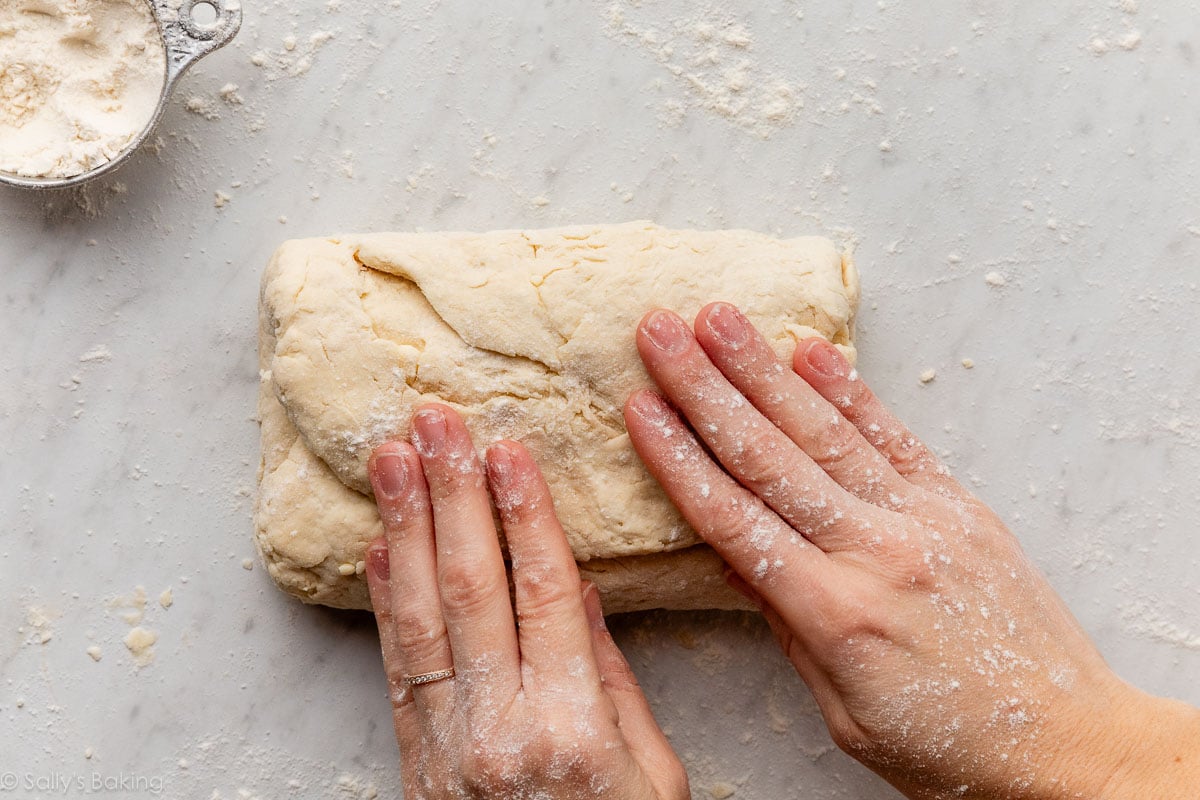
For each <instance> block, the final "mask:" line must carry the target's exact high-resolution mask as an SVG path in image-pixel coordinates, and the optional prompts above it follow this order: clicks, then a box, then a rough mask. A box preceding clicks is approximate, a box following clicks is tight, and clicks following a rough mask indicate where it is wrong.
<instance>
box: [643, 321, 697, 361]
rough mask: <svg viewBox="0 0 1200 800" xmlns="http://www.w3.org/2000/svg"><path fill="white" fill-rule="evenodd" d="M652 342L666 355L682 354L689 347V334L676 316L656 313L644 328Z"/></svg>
mask: <svg viewBox="0 0 1200 800" xmlns="http://www.w3.org/2000/svg"><path fill="white" fill-rule="evenodd" d="M643 328H644V330H645V331H646V336H647V338H649V339H650V342H651V343H652V344H653V345H654V346H655V347H657V348H658V349H659V350H662V351H663V352H666V353H681V352H683V349H684V348H685V347H687V337H688V332H687V330H685V329H684V327H683V323H681V322H680V321H679V318H678V317H676V316H675V315H674V314H669V313H667V312H666V311H655V312H654V313H653V314H651V315H650V319H648V320H646V324H645V325H644V326H643Z"/></svg>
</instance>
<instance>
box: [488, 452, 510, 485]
mask: <svg viewBox="0 0 1200 800" xmlns="http://www.w3.org/2000/svg"><path fill="white" fill-rule="evenodd" d="M487 466H488V474H489V475H490V476H491V478H492V482H493V483H495V484H497V485H498V486H508V485H509V484H510V483H512V479H513V472H514V470H515V467H514V465H513V458H512V453H510V452H508V448H507V447H505V446H504V445H499V446H497V447H493V448H492V449H491V450H489V451H488V459H487Z"/></svg>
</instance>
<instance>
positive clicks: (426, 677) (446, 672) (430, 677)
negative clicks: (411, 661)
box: [404, 667, 454, 686]
mask: <svg viewBox="0 0 1200 800" xmlns="http://www.w3.org/2000/svg"><path fill="white" fill-rule="evenodd" d="M453 677H454V667H450V668H449V669H439V670H438V671H437V672H426V673H424V674H421V675H406V676H405V677H404V682H405V683H407V684H408V685H409V686H421V685H423V684H426V683H437V682H438V681H444V680H446V679H447V678H453Z"/></svg>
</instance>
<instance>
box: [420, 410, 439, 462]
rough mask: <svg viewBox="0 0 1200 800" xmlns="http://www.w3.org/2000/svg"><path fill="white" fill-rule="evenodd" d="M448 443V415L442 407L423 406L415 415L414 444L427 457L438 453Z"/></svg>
mask: <svg viewBox="0 0 1200 800" xmlns="http://www.w3.org/2000/svg"><path fill="white" fill-rule="evenodd" d="M445 443H446V415H445V414H443V413H442V410H441V409H440V408H423V409H421V410H420V411H418V412H417V415H416V416H415V417H413V446H415V447H416V448H417V452H419V453H420V454H421V455H423V456H425V457H427V458H428V457H429V456H432V455H436V454H437V452H438V451H439V450H441V449H442V446H443V445H444V444H445Z"/></svg>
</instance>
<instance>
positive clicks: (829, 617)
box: [625, 303, 1200, 798]
mask: <svg viewBox="0 0 1200 800" xmlns="http://www.w3.org/2000/svg"><path fill="white" fill-rule="evenodd" d="M638 349H639V351H640V353H641V356H642V359H643V361H644V362H645V364H646V367H647V369H648V370H649V372H650V374H651V376H653V378H654V380H655V381H656V382H657V383H658V385H659V386H660V387H661V388H662V390H663V392H664V393H665V394H666V397H667V398H669V400H670V401H671V403H673V404H674V409H673V408H672V407H671V406H670V405H668V404H667V403H666V402H665V401H664V400H663V398H661V397H659V396H658V395H656V394H654V393H653V392H649V391H646V392H641V393H638V394H635V395H634V396H633V397H632V398H630V400H629V402H628V404H627V406H626V413H625V419H626V424H627V426H628V429H629V434H630V436H631V438H632V440H633V444H634V446H635V447H636V448H637V451H638V453H639V454H640V455H641V457H642V459H643V460H644V461H645V462H646V464H647V466H648V467H649V469H650V471H651V472H652V473H653V474H654V475H655V477H656V478H657V479H658V480H659V482H660V483H661V484H662V486H663V487H664V489H665V490H666V492H667V493H668V494H669V495H670V497H671V499H672V500H673V501H674V503H675V504H676V505H677V506H678V507H679V509H680V511H681V512H682V513H683V515H684V516H685V517H686V519H687V520H688V521H689V522H690V523H691V524H692V526H693V527H694V528H695V529H696V530H697V531H698V532H699V534H700V535H701V536H702V537H703V538H704V539H705V540H706V541H708V543H709V544H711V545H712V546H713V547H714V548H715V549H716V550H717V551H718V552H719V553H720V554H721V555H722V556H723V557H724V558H725V560H726V561H727V562H728V564H729V565H730V566H731V567H732V569H733V570H734V573H733V574H731V575H730V582H731V583H732V584H733V585H734V586H735V588H740V589H741V590H742V591H743V593H745V594H747V596H749V597H750V598H751V599H753V600H755V602H757V603H758V604H759V606H760V607H761V608H762V610H763V613H764V614H765V615H766V617H767V620H768V622H769V623H770V625H771V627H772V629H773V630H774V632H775V635H776V637H777V638H778V640H779V643H780V645H781V646H782V647H783V650H784V652H785V653H786V654H787V656H788V658H789V659H790V660H791V662H792V663H793V664H794V665H795V667H796V669H797V671H798V672H799V673H800V675H801V676H802V677H803V679H804V680H805V682H806V683H807V684H808V686H809V688H810V689H811V690H812V692H813V695H814V696H815V698H816V700H817V703H818V704H819V706H820V708H821V711H822V714H823V715H824V717H825V720H826V722H827V723H828V725H829V728H830V731H831V733H832V735H833V737H834V740H835V741H836V742H837V743H838V745H839V746H841V747H842V749H844V750H845V751H846V752H848V753H849V754H851V755H852V756H854V757H856V758H858V759H859V760H861V761H862V762H863V763H865V764H866V765H867V766H869V767H871V768H872V769H874V770H875V771H876V772H878V773H879V774H880V775H882V776H883V777H884V778H885V779H887V780H888V781H890V782H891V783H892V784H893V785H895V786H896V787H897V788H899V789H900V790H901V791H903V792H905V793H906V794H907V795H908V796H909V797H912V798H951V797H955V798H957V797H966V798H1059V797H1061V798H1068V797H1084V798H1100V797H1114V798H1115V797H1128V798H1135V797H1137V798H1145V797H1155V798H1163V797H1181V798H1182V797H1190V796H1193V795H1194V794H1195V786H1196V784H1195V783H1192V784H1190V785H1191V787H1192V788H1191V790H1190V791H1185V792H1184V793H1182V794H1178V795H1176V794H1168V793H1158V794H1155V793H1154V792H1153V791H1147V788H1148V787H1160V788H1161V787H1165V786H1176V787H1178V786H1186V785H1188V784H1187V783H1186V782H1185V783H1176V784H1172V783H1170V782H1167V783H1162V782H1161V780H1166V779H1167V777H1166V776H1173V778H1175V779H1180V778H1184V777H1186V772H1187V770H1191V775H1192V776H1193V779H1194V778H1195V777H1196V776H1197V775H1198V774H1200V773H1198V772H1197V769H1198V768H1197V762H1198V759H1200V735H1198V732H1200V724H1198V722H1197V717H1196V716H1195V712H1193V711H1190V710H1188V709H1186V708H1185V707H1183V706H1181V705H1179V704H1173V703H1168V702H1167V701H1161V700H1155V699H1153V698H1149V697H1147V696H1146V695H1143V694H1141V693H1140V692H1137V691H1135V690H1133V689H1131V688H1130V687H1128V686H1126V685H1125V684H1123V683H1122V682H1121V681H1120V680H1118V679H1117V678H1116V677H1115V676H1114V675H1113V674H1112V673H1111V672H1110V671H1109V669H1108V668H1107V666H1106V665H1105V664H1104V661H1103V660H1102V659H1101V657H1100V655H1099V654H1098V652H1097V651H1096V649H1095V648H1094V647H1093V645H1092V644H1091V642H1090V641H1089V640H1088V637H1087V636H1086V634H1085V633H1084V632H1083V631H1082V629H1081V628H1080V626H1079V625H1078V623H1077V622H1076V621H1075V620H1074V619H1073V618H1072V616H1071V614H1070V613H1069V612H1068V611H1067V609H1066V608H1065V607H1064V606H1063V604H1062V603H1061V602H1060V601H1059V599H1058V597H1057V596H1056V595H1055V593H1054V592H1053V590H1052V589H1051V588H1050V586H1049V585H1048V584H1047V582H1046V581H1045V579H1044V578H1043V577H1042V576H1041V575H1040V574H1039V573H1038V571H1037V570H1036V569H1035V568H1034V567H1033V565H1032V564H1031V563H1030V562H1029V560H1028V559H1027V558H1026V557H1025V555H1024V554H1023V553H1022V551H1021V548H1020V546H1019V545H1018V543H1017V541H1016V539H1015V538H1014V537H1013V536H1012V535H1011V534H1010V533H1009V532H1008V530H1006V529H1005V527H1004V525H1003V524H1002V523H1001V521H1000V520H999V519H998V518H997V517H996V515H995V514H993V513H992V512H991V511H990V510H989V509H988V508H987V507H986V506H984V505H983V504H982V503H981V502H979V501H978V500H977V499H975V498H974V497H973V496H972V495H971V494H970V492H968V491H967V490H966V489H964V488H963V487H962V486H960V485H959V484H958V483H957V482H956V481H955V480H954V479H953V478H952V477H951V476H950V475H949V473H948V472H947V470H946V469H945V468H944V467H943V466H942V465H941V464H939V463H938V461H937V460H936V458H935V457H934V456H933V454H932V453H931V452H930V451H929V449H928V448H926V447H925V446H924V445H923V444H921V442H919V441H918V440H917V439H916V437H914V436H913V434H912V433H910V432H909V431H908V430H907V429H906V428H905V427H904V426H903V425H902V424H901V423H900V422H899V421H898V420H896V419H895V418H894V417H893V416H892V415H891V414H890V413H889V412H888V411H887V410H886V409H885V408H884V407H883V406H882V404H881V403H880V402H879V400H878V399H876V397H875V396H874V395H873V394H872V393H871V391H870V390H869V389H868V388H867V387H866V385H865V384H864V383H863V381H862V379H861V378H860V377H859V376H858V374H857V372H856V371H854V370H853V369H852V368H851V367H850V365H849V363H848V362H847V361H846V359H845V358H844V357H843V356H842V355H841V354H840V353H839V352H838V350H837V349H836V348H834V347H833V346H832V345H830V344H829V343H828V342H826V341H824V340H823V339H809V340H807V341H804V342H801V343H800V344H799V346H798V347H797V349H796V353H795V358H794V364H793V365H792V368H791V369H789V368H787V366H786V365H784V364H783V363H781V362H780V361H779V359H778V357H777V356H776V354H775V353H774V352H773V351H772V349H771V347H770V345H769V344H768V343H767V342H766V341H765V340H764V339H763V338H762V336H761V335H760V334H759V333H758V332H757V331H756V330H754V328H753V327H752V326H751V325H750V323H749V322H748V321H747V320H746V318H745V317H744V316H743V315H742V314H741V313H740V312H738V311H737V310H736V309H735V308H733V307H732V306H729V305H727V304H723V303H717V304H713V305H710V306H708V307H706V308H705V309H704V310H702V311H701V312H700V314H699V316H698V318H697V320H696V324H695V327H694V335H693V332H692V330H690V329H689V328H688V326H687V325H686V324H685V323H684V322H683V321H682V320H681V319H679V318H678V317H677V316H675V315H674V314H671V313H669V312H665V311H659V312H654V313H652V314H650V315H648V316H647V317H646V318H645V319H644V320H643V321H642V324H641V326H640V328H639V330H638ZM675 409H678V411H676V410H675ZM685 420H686V422H685ZM689 424H690V427H689ZM697 435H698V436H697ZM701 442H703V445H702V444H701ZM705 448H707V451H706V449H705ZM710 453H711V455H710ZM1189 736H1190V740H1189V738H1188V737H1189ZM1172 737H1176V738H1175V739H1172ZM1188 741H1190V742H1191V744H1190V745H1189V744H1188ZM1156 781H1158V782H1156Z"/></svg>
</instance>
